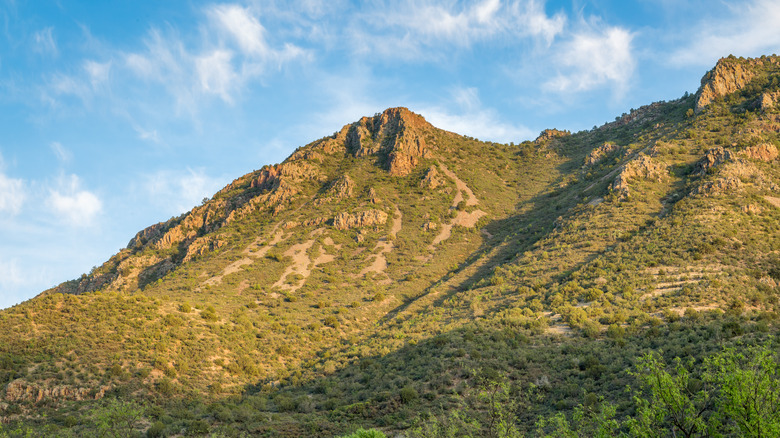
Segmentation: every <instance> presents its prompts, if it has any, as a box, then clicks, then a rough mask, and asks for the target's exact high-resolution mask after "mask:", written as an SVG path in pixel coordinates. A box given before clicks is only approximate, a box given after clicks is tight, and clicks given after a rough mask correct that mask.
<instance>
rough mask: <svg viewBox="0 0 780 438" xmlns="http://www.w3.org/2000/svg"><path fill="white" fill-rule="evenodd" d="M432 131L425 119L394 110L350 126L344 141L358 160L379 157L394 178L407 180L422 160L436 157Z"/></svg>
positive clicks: (403, 109)
mask: <svg viewBox="0 0 780 438" xmlns="http://www.w3.org/2000/svg"><path fill="white" fill-rule="evenodd" d="M432 128H433V127H432V126H431V125H430V124H429V123H428V122H426V121H425V119H424V118H423V117H422V116H419V115H417V114H415V113H413V112H411V111H409V110H408V109H406V108H390V109H388V110H386V111H384V112H383V113H381V114H377V115H375V116H373V117H363V118H362V119H360V121H358V122H357V123H354V124H352V125H350V127H349V129H348V130H347V133H346V135H345V136H344V137H345V144H346V148H347V150H348V151H349V152H351V153H352V154H353V155H354V156H356V157H365V156H370V155H376V156H378V157H379V159H380V161H382V162H384V163H385V168H386V169H387V170H388V171H389V172H390V174H391V175H394V176H404V175H408V174H409V172H411V171H412V169H414V167H415V166H417V164H418V163H419V160H420V159H421V158H430V157H431V156H432V151H431V149H432V147H433V144H432V141H433V137H432V136H430V135H429V134H430V132H431V130H432ZM343 131H344V130H342V132H343Z"/></svg>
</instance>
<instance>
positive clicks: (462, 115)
mask: <svg viewBox="0 0 780 438" xmlns="http://www.w3.org/2000/svg"><path fill="white" fill-rule="evenodd" d="M451 94H452V98H451V101H449V102H445V105H442V106H429V107H425V106H422V107H421V108H420V114H421V115H422V116H423V117H425V119H426V120H427V121H428V122H430V123H431V124H432V125H433V126H436V127H437V128H441V129H446V130H448V131H452V132H455V133H457V134H461V135H469V136H472V137H476V138H479V139H480V140H488V141H499V142H504V143H509V142H518V141H522V140H528V139H530V138H532V137H533V132H532V131H531V130H530V129H528V128H527V127H525V126H519V125H513V124H510V123H506V122H504V121H502V120H501V117H500V116H499V115H498V113H497V112H496V111H495V110H493V109H491V108H485V107H483V105H482V102H481V101H480V98H479V91H478V90H477V89H476V88H457V89H454V90H452V93H451Z"/></svg>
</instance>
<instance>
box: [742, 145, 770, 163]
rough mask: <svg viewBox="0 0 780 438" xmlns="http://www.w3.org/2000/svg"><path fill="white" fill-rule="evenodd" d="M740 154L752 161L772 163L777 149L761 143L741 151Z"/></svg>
mask: <svg viewBox="0 0 780 438" xmlns="http://www.w3.org/2000/svg"><path fill="white" fill-rule="evenodd" d="M742 154H744V155H745V156H746V157H747V158H750V159H752V160H760V161H766V162H770V161H774V160H776V159H777V156H778V152H777V147H775V145H773V144H769V143H761V144H757V145H755V146H750V147H749V148H747V149H745V150H744V151H742Z"/></svg>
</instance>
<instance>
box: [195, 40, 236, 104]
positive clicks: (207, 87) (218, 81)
mask: <svg viewBox="0 0 780 438" xmlns="http://www.w3.org/2000/svg"><path fill="white" fill-rule="evenodd" d="M231 58H232V54H231V53H230V52H229V51H226V50H215V51H214V52H212V53H211V54H208V55H204V56H200V57H198V58H197V59H196V61H195V66H196V68H197V72H198V79H199V82H200V87H201V90H203V91H204V92H206V93H212V94H216V95H218V96H219V97H221V98H222V100H224V101H225V102H227V103H231V102H232V101H233V99H232V97H231V91H232V89H233V88H234V87H235V86H236V85H237V84H238V75H237V74H236V72H234V71H233V65H232V64H231V62H230V61H231Z"/></svg>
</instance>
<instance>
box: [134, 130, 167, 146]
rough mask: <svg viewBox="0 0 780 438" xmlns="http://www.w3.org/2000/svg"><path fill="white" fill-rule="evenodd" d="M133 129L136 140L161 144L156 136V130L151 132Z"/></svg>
mask: <svg viewBox="0 0 780 438" xmlns="http://www.w3.org/2000/svg"><path fill="white" fill-rule="evenodd" d="M133 129H134V130H135V132H136V133H138V138H140V139H141V140H148V141H151V142H152V143H161V140H160V135H159V134H157V130H156V129H152V130H151V131H147V130H145V129H143V128H141V127H140V126H134V127H133Z"/></svg>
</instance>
